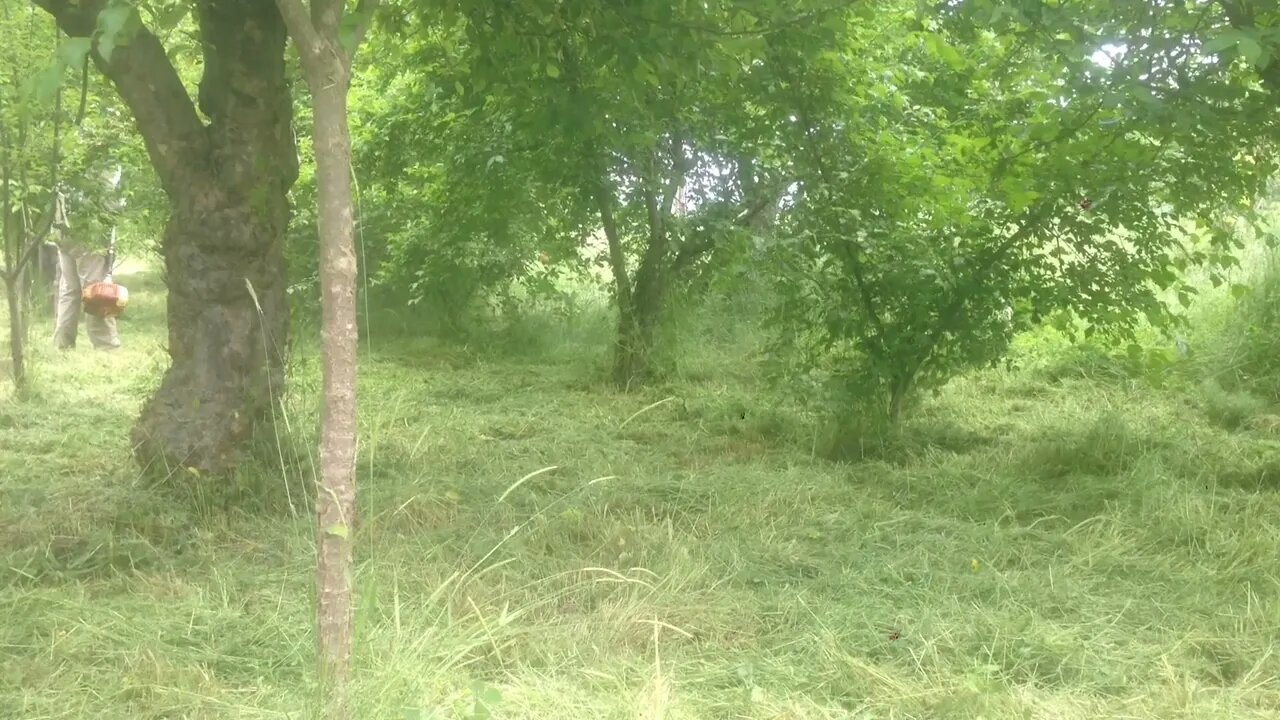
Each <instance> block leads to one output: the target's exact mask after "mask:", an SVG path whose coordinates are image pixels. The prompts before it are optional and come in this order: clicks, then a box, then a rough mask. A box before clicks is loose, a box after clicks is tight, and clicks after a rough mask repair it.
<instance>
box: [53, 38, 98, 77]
mask: <svg viewBox="0 0 1280 720" xmlns="http://www.w3.org/2000/svg"><path fill="white" fill-rule="evenodd" d="M92 47H93V40H91V39H89V38H87V37H73V38H67V40H66V41H65V42H63V43H62V44H61V45H59V46H58V62H60V63H62V65H63V66H64V67H80V66H81V65H83V64H84V59H85V56H87V55H88V54H89V50H90V48H92ZM59 72H61V68H59Z"/></svg>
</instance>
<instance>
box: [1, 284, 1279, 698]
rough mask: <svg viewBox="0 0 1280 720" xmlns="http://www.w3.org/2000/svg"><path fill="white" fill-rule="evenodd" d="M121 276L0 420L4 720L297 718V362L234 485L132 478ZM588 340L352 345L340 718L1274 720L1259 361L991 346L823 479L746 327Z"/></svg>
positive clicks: (1275, 495)
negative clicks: (659, 339)
mask: <svg viewBox="0 0 1280 720" xmlns="http://www.w3.org/2000/svg"><path fill="white" fill-rule="evenodd" d="M125 282H127V283H128V284H130V286H131V288H133V289H134V290H135V292H134V300H135V304H136V305H135V307H134V308H131V310H130V315H129V316H128V318H127V319H126V321H125V323H124V326H123V330H122V332H123V336H124V340H125V343H126V347H125V349H124V350H122V351H121V352H119V353H115V354H110V355H103V354H95V353H92V352H91V351H89V350H85V349H82V350H80V351H77V352H75V353H72V354H70V355H55V354H54V353H53V352H51V351H49V350H48V349H47V348H46V347H45V344H42V343H40V342H39V341H38V339H37V341H36V343H35V347H36V357H35V358H34V378H35V389H34V391H33V396H32V398H30V399H27V400H23V401H18V400H15V399H12V398H11V397H9V396H7V395H6V396H4V397H3V399H0V432H2V433H3V437H4V441H3V446H2V447H0V608H2V609H3V612H4V617H5V621H4V622H3V623H0V717H14V718H42V717H49V718H73V717H74V718H81V717H120V718H174V717H185V718H223V717H225V718H299V717H309V716H310V712H311V708H312V707H313V704H312V703H313V700H314V697H313V693H314V688H313V684H312V677H313V673H312V661H313V648H314V639H313V633H312V619H311V612H312V606H311V600H310V598H311V593H312V583H313V574H312V562H313V549H312V543H313V537H314V533H313V529H312V527H311V517H310V514H309V505H308V497H307V496H308V492H309V490H308V488H309V487H310V484H311V482H312V479H313V477H314V475H313V470H312V466H313V465H312V464H313V459H312V457H311V448H312V447H313V443H314V428H315V423H316V418H317V411H318V408H317V402H318V401H317V397H318V395H317V393H318V367H317V361H316V353H315V350H314V345H313V342H312V340H311V339H309V338H304V339H303V340H301V341H300V342H299V345H298V349H297V351H296V352H295V355H294V357H293V359H292V363H293V367H292V379H291V387H290V393H289V397H288V400H287V402H286V403H285V404H284V405H283V406H282V407H281V408H280V409H279V413H280V416H279V417H278V418H277V423H276V426H275V427H276V429H277V430H276V433H273V434H270V435H269V436H266V437H261V438H258V446H259V447H258V452H257V453H256V457H255V458H254V459H251V460H250V461H248V462H246V465H245V467H244V469H243V471H242V472H241V473H240V475H239V477H238V478H236V479H235V482H234V483H232V484H231V485H230V486H225V487H211V486H210V485H209V483H208V481H207V480H201V479H198V478H194V477H190V476H186V475H182V474H177V475H174V476H173V477H171V478H169V479H168V480H167V481H166V482H163V483H156V482H155V481H154V480H152V479H150V478H151V477H152V476H153V473H148V474H147V475H146V478H147V479H143V477H144V476H143V474H142V473H140V472H139V471H138V469H137V468H136V467H135V466H134V465H133V464H132V462H131V460H130V457H129V447H128V426H129V423H130V422H131V420H132V417H133V415H134V413H135V412H136V410H137V408H138V406H139V403H140V402H141V400H142V398H144V397H145V395H146V393H147V392H148V391H149V388H150V387H151V386H152V384H153V383H154V382H155V379H156V377H157V371H158V368H159V362H160V361H159V358H160V357H161V356H162V355H161V353H162V342H163V337H164V333H163V318H162V300H161V295H160V292H159V287H158V285H157V283H156V282H155V280H154V278H151V277H149V276H148V275H146V274H136V275H133V276H129V277H126V279H125ZM1258 297H1262V294H1261V292H1260V293H1259V295H1258ZM1256 307H1258V308H1262V306H1261V305H1258V306H1256ZM1273 307H1274V305H1273ZM584 312H585V311H584ZM1251 312H1252V311H1251ZM1257 312H1258V313H1263V312H1264V310H1262V309H1259V310H1257ZM1228 316H1229V315H1227V314H1224V315H1223V317H1224V318H1225V317H1228ZM592 317H593V316H591V315H590V314H584V315H582V316H580V317H577V318H576V319H573V320H572V322H569V323H567V324H566V323H554V322H550V321H547V322H545V323H543V324H537V323H535V322H534V321H532V320H530V321H529V324H527V325H514V326H511V327H508V328H506V329H505V330H504V329H498V330H495V331H494V334H492V335H491V336H488V337H489V339H488V340H486V339H485V337H486V336H482V335H476V336H474V337H471V338H465V339H460V340H453V341H449V342H444V341H440V340H434V339H431V338H425V337H414V336H413V334H412V333H409V334H405V335H401V336H392V335H390V334H377V333H375V335H374V337H373V343H372V347H371V348H370V347H368V346H366V347H365V348H364V355H363V357H362V366H361V381H360V382H361V387H360V391H361V398H362V411H361V419H360V430H361V448H360V460H359V483H360V488H361V490H360V496H359V506H360V513H361V516H360V520H359V522H358V523H357V527H356V533H355V541H356V548H357V554H358V567H357V571H356V578H355V580H356V587H357V592H358V628H357V636H358V638H359V640H358V658H357V665H358V667H357V673H356V677H357V685H358V686H357V690H356V697H357V699H358V708H357V717H361V718H482V717H490V716H491V717H495V718H556V719H560V718H565V719H568V720H572V719H574V718H582V719H584V720H585V719H587V718H591V719H595V718H672V719H675V718H888V717H897V718H978V717H986V718H1019V717H1021V718H1082V719H1083V718H1097V717H1133V718H1177V717H1183V718H1259V719H1261V718H1273V717H1276V716H1277V713H1280V656H1278V655H1277V647H1278V644H1280V597H1277V596H1278V594H1280V581H1278V580H1277V576H1276V570H1275V569H1276V568H1277V567H1280V546H1277V544H1276V542H1275V538H1276V537H1280V492H1278V491H1280V435H1277V432H1278V431H1280V429H1278V428H1273V427H1268V426H1266V424H1265V423H1263V422H1261V421H1260V420H1258V418H1260V417H1266V416H1267V415H1268V413H1270V412H1273V409H1272V405H1271V403H1272V402H1273V401H1274V399H1275V398H1274V396H1273V395H1271V394H1269V393H1271V392H1272V391H1271V390H1269V389H1268V386H1267V384H1266V382H1268V381H1266V379H1265V377H1269V376H1267V371H1268V366H1267V365H1266V364H1265V362H1264V358H1263V355H1262V354H1261V350H1260V349H1259V348H1261V347H1263V346H1262V345H1258V346H1253V345H1248V346H1245V345H1243V344H1242V345H1239V346H1231V345H1229V344H1226V343H1223V342H1213V341H1211V340H1209V339H1206V338H1203V337H1201V338H1192V347H1193V349H1194V355H1193V356H1192V357H1191V358H1187V359H1184V360H1183V361H1181V362H1180V363H1179V364H1176V365H1175V366H1172V367H1171V369H1170V370H1169V372H1168V376H1169V379H1170V380H1171V382H1169V383H1166V384H1164V385H1162V386H1161V387H1160V388H1156V387H1153V386H1152V385H1151V384H1150V382H1149V380H1150V378H1149V377H1148V376H1147V375H1146V374H1144V373H1138V372H1135V371H1133V370H1132V368H1130V370H1125V369H1123V368H1124V367H1126V366H1124V364H1123V362H1121V361H1119V360H1117V358H1118V357H1121V356H1122V354H1121V355H1116V354H1110V355H1108V354H1106V353H1103V354H1101V355H1095V356H1093V357H1092V359H1090V360H1087V361H1086V360H1079V359H1076V360H1071V361H1070V362H1071V363H1075V364H1074V365H1072V367H1074V368H1075V370H1070V371H1069V370H1068V369H1067V365H1066V364H1064V359H1065V358H1069V356H1068V354H1067V353H1066V351H1065V350H1064V349H1062V348H1061V347H1059V346H1058V345H1056V344H1055V343H1056V342H1057V341H1055V340H1053V339H1052V338H1049V337H1047V336H1046V337H1041V338H1038V339H1037V338H1028V339H1024V340H1023V341H1022V344H1021V345H1020V349H1019V352H1020V353H1022V355H1021V358H1022V363H1021V364H1022V369H1020V370H1015V371H1004V370H1000V371H990V372H985V373H978V374H975V375H973V376H972V377H969V378H966V379H964V380H962V381H960V382H957V383H954V384H953V385H952V386H950V387H949V388H948V389H947V390H946V391H945V392H943V393H942V394H941V395H940V396H939V397H937V398H934V399H931V400H929V401H928V402H926V403H924V404H923V405H922V406H921V408H920V410H919V411H918V412H917V413H916V414H914V415H913V416H912V417H911V418H910V419H909V420H908V421H907V423H906V424H905V425H903V426H902V427H900V428H897V429H896V430H895V431H894V434H893V435H892V437H889V438H888V439H884V438H883V436H877V437H881V441H880V444H879V446H878V448H879V449H878V450H877V452H874V453H863V454H861V455H858V456H856V457H851V458H848V459H846V461H844V462H832V461H830V460H827V459H825V458H824V457H823V452H822V445H823V442H824V440H825V436H826V434H829V428H827V427H826V426H825V425H824V423H823V422H822V419H821V418H818V417H814V416H813V415H812V413H811V412H809V411H808V410H806V409H805V408H804V407H801V406H799V405H797V404H796V403H794V402H793V401H792V400H790V399H789V398H788V397H787V394H786V393H785V392H783V391H780V390H777V389H771V387H770V386H768V385H767V384H766V383H765V382H764V381H763V379H762V378H761V377H760V375H759V373H758V372H757V371H756V370H755V369H754V368H755V367H756V362H755V357H754V356H753V353H754V349H753V347H754V345H753V344H752V343H751V342H750V338H749V337H743V336H741V335H735V334H734V333H731V332H728V331H727V330H724V331H723V332H718V334H717V333H713V332H711V331H710V330H707V331H706V332H703V333H701V334H699V335H696V337H703V338H711V340H707V341H705V342H701V343H700V342H696V341H695V342H689V341H685V342H684V343H683V344H682V345H680V353H681V359H682V362H681V364H680V366H679V369H678V370H677V371H676V373H675V374H673V375H672V376H671V377H670V378H669V379H668V380H667V381H666V382H664V383H662V384H659V385H657V386H654V387H652V388H650V389H648V390H646V391H643V392H639V393H631V394H621V393H617V392H615V391H613V390H612V389H611V388H610V387H609V386H608V384H607V383H606V382H605V380H604V375H603V373H602V372H599V370H600V369H601V368H602V367H603V365H604V363H605V362H606V357H607V356H606V353H607V346H605V345H603V344H602V343H604V342H607V339H608V338H609V337H610V334H609V332H608V330H609V327H610V326H609V319H608V314H607V313H599V314H598V315H597V316H594V317H595V319H592ZM1258 317H1262V316H1261V315H1259V316H1258ZM690 322H692V321H690ZM714 322H716V323H717V325H716V327H720V325H721V324H722V323H719V320H715V321H714ZM1233 322H1234V321H1233ZM1242 322H1243V321H1242ZM1224 323H1225V320H1224ZM1207 325H1208V324H1206V326H1207ZM684 327H685V330H684V332H691V331H692V330H696V328H692V329H691V326H690V325H689V324H688V323H686V324H685V326H684ZM1223 327H1227V325H1223ZM1232 327H1234V326H1232ZM1259 327H1274V326H1265V325H1259ZM721 329H722V330H723V328H721ZM44 330H45V328H43V327H38V328H36V333H37V335H39V333H43V332H44ZM1270 337H1272V338H1274V337H1277V335H1275V334H1274V333H1273V334H1272V335H1271V336H1270ZM1242 342H1243V341H1242ZM1258 342H1262V341H1261V340H1259V341H1258ZM1037 353H1039V355H1037ZM1255 353H1256V354H1255ZM1037 358H1039V359H1037ZM1107 358H1109V359H1107ZM1214 358H1216V359H1214ZM1100 367H1103V368H1109V369H1108V370H1107V371H1106V372H1101V371H1099V370H1098V368H1100ZM1246 368H1251V370H1248V371H1247V372H1246ZM1260 376H1264V382H1262V383H1261V384H1258V383H1255V382H1250V379H1251V378H1252V379H1254V380H1256V379H1257V378H1259V377H1260ZM1179 377H1181V380H1178V378H1179ZM1209 382H1214V383H1217V384H1218V387H1220V388H1221V389H1222V392H1223V393H1244V394H1247V395H1248V396H1249V397H1251V398H1256V399H1257V400H1258V403H1260V404H1255V403H1254V401H1253V400H1249V401H1242V400H1231V401H1221V404H1220V405H1218V406H1215V405H1214V404H1213V403H1214V402H1217V401H1209V400H1207V399H1206V397H1207V396H1206V395H1205V393H1206V392H1207V391H1205V390H1204V389H1203V388H1205V387H1209V385H1208V384H1207V383H1209ZM1224 397H1225V395H1224ZM1214 407H1217V409H1213V408H1214Z"/></svg>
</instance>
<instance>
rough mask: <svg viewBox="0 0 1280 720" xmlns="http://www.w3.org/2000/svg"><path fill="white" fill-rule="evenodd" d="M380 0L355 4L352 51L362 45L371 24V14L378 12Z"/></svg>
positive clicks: (362, 1)
mask: <svg viewBox="0 0 1280 720" xmlns="http://www.w3.org/2000/svg"><path fill="white" fill-rule="evenodd" d="M380 4H381V0H360V2H358V3H356V10H355V13H356V16H357V17H358V19H357V20H356V27H355V32H354V40H355V42H353V43H352V46H351V47H352V50H353V51H354V50H355V49H356V48H358V47H360V46H361V45H363V44H364V36H365V35H366V34H368V32H369V26H370V25H372V24H373V14H374V13H375V12H377V11H378V6H379V5H380Z"/></svg>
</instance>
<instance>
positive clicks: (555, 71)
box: [547, 63, 560, 80]
mask: <svg viewBox="0 0 1280 720" xmlns="http://www.w3.org/2000/svg"><path fill="white" fill-rule="evenodd" d="M547 77H549V78H551V79H553V80H554V79H556V78H558V77H560V68H558V67H556V66H555V65H554V64H552V63H547Z"/></svg>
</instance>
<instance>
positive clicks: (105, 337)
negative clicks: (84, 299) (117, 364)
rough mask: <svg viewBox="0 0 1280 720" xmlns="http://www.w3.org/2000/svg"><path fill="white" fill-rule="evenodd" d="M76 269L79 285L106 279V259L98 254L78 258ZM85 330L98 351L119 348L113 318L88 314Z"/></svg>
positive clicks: (82, 285)
mask: <svg viewBox="0 0 1280 720" xmlns="http://www.w3.org/2000/svg"><path fill="white" fill-rule="evenodd" d="M76 267H77V268H78V269H79V271H80V285H81V287H87V286H89V285H92V284H93V283H96V282H102V281H103V280H105V279H106V277H107V257H106V256H105V255H99V254H98V253H91V254H85V255H82V256H81V257H80V260H79V262H77V263H76ZM85 330H86V331H87V334H88V335H89V341H90V342H92V343H93V346H94V347H96V348H98V349H99V350H114V349H116V348H118V347H120V336H119V334H117V332H116V319H115V318H100V317H98V316H97V315H92V314H90V315H89V316H88V317H87V318H85Z"/></svg>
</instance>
